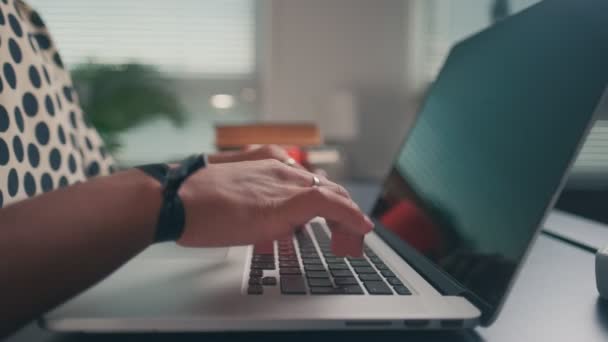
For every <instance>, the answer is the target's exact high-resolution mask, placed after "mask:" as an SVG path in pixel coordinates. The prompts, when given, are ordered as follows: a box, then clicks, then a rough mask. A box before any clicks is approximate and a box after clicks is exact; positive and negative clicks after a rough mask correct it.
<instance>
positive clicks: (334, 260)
mask: <svg viewBox="0 0 608 342" xmlns="http://www.w3.org/2000/svg"><path fill="white" fill-rule="evenodd" d="M325 262H326V263H328V264H343V263H344V258H337V257H330V258H325Z"/></svg>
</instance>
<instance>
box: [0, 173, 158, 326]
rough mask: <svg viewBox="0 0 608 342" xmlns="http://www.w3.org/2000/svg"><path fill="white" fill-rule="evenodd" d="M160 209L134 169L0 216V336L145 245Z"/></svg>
mask: <svg viewBox="0 0 608 342" xmlns="http://www.w3.org/2000/svg"><path fill="white" fill-rule="evenodd" d="M160 205H161V190H160V185H159V184H158V182H157V181H155V180H153V179H152V178H150V177H148V176H146V175H144V174H143V173H142V172H141V171H139V170H129V171H125V172H120V173H117V174H115V175H112V176H108V177H101V178H98V179H95V180H92V181H90V182H87V183H82V184H78V185H74V186H71V187H68V188H64V189H60V190H57V191H54V192H50V193H47V194H44V195H41V196H38V197H36V198H33V199H29V200H25V201H23V202H19V203H17V204H15V205H12V206H8V207H5V208H3V209H1V210H0V305H1V306H2V308H1V309H0V336H2V335H4V334H6V333H7V332H9V331H11V330H13V329H15V328H16V327H18V326H19V325H21V324H23V323H25V322H27V321H29V320H31V319H33V318H35V317H36V316H37V315H38V314H40V313H41V312H44V311H47V310H49V309H50V308H52V307H54V306H56V305H57V304H59V303H61V302H63V301H65V300H67V299H68V298H70V297H72V296H74V295H75V294H77V293H79V292H80V291H82V290H84V289H86V288H87V287H89V286H91V285H93V284H95V283H96V282H98V281H99V280H101V279H103V278H104V277H105V276H107V275H108V274H110V273H111V272H112V271H114V270H115V269H116V268H118V267H119V266H120V265H122V264H123V263H124V262H126V261H127V260H129V259H130V258H131V257H133V256H134V255H136V254H137V253H139V252H140V251H142V250H143V249H144V248H145V247H147V246H148V245H149V244H151V243H152V242H153V241H152V240H153V237H154V227H155V224H156V219H157V216H158V212H159V208H160Z"/></svg>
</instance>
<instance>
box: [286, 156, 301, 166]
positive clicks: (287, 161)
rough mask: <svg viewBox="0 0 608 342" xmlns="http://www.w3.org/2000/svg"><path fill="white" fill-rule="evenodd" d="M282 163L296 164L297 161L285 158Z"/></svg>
mask: <svg viewBox="0 0 608 342" xmlns="http://www.w3.org/2000/svg"><path fill="white" fill-rule="evenodd" d="M283 163H285V165H288V166H296V164H297V163H298V162H296V160H295V159H293V158H287V159H285V160H284V161H283Z"/></svg>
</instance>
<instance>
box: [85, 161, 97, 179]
mask: <svg viewBox="0 0 608 342" xmlns="http://www.w3.org/2000/svg"><path fill="white" fill-rule="evenodd" d="M98 174H99V163H97V162H96V161H94V162H92V163H91V164H89V167H88V168H87V176H89V177H95V176H97V175H98Z"/></svg>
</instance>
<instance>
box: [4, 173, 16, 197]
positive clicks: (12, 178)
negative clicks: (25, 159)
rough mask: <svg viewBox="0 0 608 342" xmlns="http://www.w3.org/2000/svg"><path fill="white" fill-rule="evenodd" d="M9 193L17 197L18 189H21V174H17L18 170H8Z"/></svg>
mask: <svg viewBox="0 0 608 342" xmlns="http://www.w3.org/2000/svg"><path fill="white" fill-rule="evenodd" d="M7 188H8V194H9V195H10V196H11V197H15V195H16V194H17V191H19V175H18V174H17V170H15V169H11V170H10V171H9V172H8V184H7Z"/></svg>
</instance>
